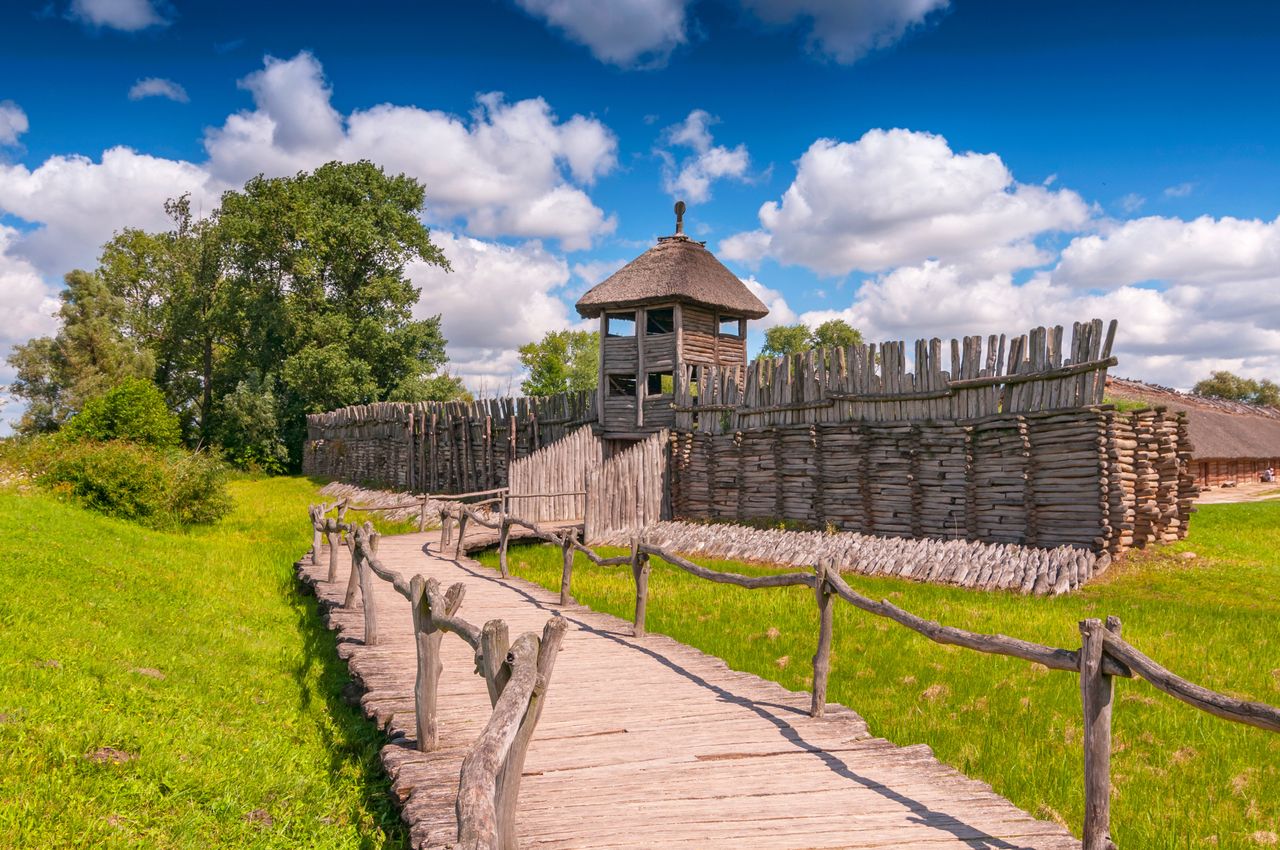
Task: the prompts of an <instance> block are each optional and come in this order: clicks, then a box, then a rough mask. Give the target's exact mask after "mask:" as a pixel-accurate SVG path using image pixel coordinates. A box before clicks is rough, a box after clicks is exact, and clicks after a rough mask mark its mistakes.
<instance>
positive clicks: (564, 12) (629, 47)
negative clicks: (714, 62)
mask: <svg viewBox="0 0 1280 850" xmlns="http://www.w3.org/2000/svg"><path fill="white" fill-rule="evenodd" d="M516 2H517V3H519V5H520V6H521V8H523V9H524V10H525V11H526V12H528V13H529V14H531V15H533V16H534V17H537V18H541V19H543V20H545V21H546V22H547V23H548V24H550V25H551V26H552V27H554V28H555V29H557V30H560V31H561V32H563V33H564V34H565V35H566V36H568V38H569V40H570V41H574V42H577V43H578V44H582V45H585V46H586V47H587V48H588V49H589V50H590V51H591V53H592V55H593V56H595V57H596V58H597V59H599V60H600V61H601V62H607V63H609V64H612V65H618V66H620V67H623V68H627V67H634V66H644V67H654V66H660V65H663V64H665V62H666V60H667V58H668V57H669V56H670V55H671V51H672V50H674V49H675V48H677V47H679V46H680V45H682V44H684V43H685V41H686V40H687V35H686V21H685V9H686V7H687V6H688V5H689V2H690V0H612V2H609V3H601V2H599V0H516Z"/></svg>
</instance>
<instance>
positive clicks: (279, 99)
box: [205, 52, 617, 250]
mask: <svg viewBox="0 0 1280 850" xmlns="http://www.w3.org/2000/svg"><path fill="white" fill-rule="evenodd" d="M242 85H243V86H244V87H245V88H247V89H248V90H249V91H250V92H251V93H252V94H253V98H254V104H255V107H256V108H255V109H254V110H252V111H246V112H240V113H237V114H235V115H232V116H230V117H229V118H228V119H227V120H226V122H225V123H224V124H223V126H222V127H220V128H216V129H211V130H209V131H208V132H207V133H206V137H205V147H206V149H207V150H208V152H209V157H210V161H209V164H208V167H209V169H210V170H211V171H212V172H213V174H214V175H215V176H216V177H218V178H219V179H220V180H222V181H225V182H227V183H229V184H232V185H235V184H238V183H240V182H242V181H244V180H245V179H247V178H249V177H251V176H253V175H254V174H257V173H260V172H265V173H267V174H289V173H293V172H295V171H298V170H300V169H307V168H314V167H315V166H317V165H320V164H322V163H324V162H326V161H329V160H332V159H341V160H347V161H350V160H356V159H370V160H372V161H374V162H377V163H378V164H380V165H382V166H384V167H385V168H386V169H387V170H388V171H392V172H404V173H406V174H409V175H411V176H413V177H416V178H418V179H419V180H420V181H422V182H423V184H424V185H425V186H426V188H427V201H428V212H429V215H430V216H431V218H432V220H434V221H437V222H449V221H451V220H452V219H455V218H462V219H464V220H465V222H466V227H467V229H468V230H469V231H470V232H472V233H474V234H476V235H480V236H503V235H509V236H520V237H532V238H554V239H559V240H560V241H561V244H562V246H563V247H564V248H565V249H567V250H576V249H580V248H585V247H588V246H589V245H590V244H591V241H592V240H593V239H594V238H595V237H597V236H599V235H602V234H605V233H609V232H612V231H613V229H614V227H615V226H616V222H615V220H614V219H613V218H612V217H609V216H606V215H605V214H604V212H603V211H602V210H601V209H600V208H599V207H597V206H596V205H595V204H594V203H592V201H591V199H590V197H588V195H587V194H586V192H585V191H584V190H583V189H582V188H581V186H589V185H591V184H592V183H593V182H594V181H595V180H596V179H597V178H598V177H600V176H602V175H604V174H607V173H609V172H610V171H612V170H613V168H614V167H615V166H616V165H617V139H616V138H615V136H614V135H613V133H612V132H611V131H610V130H609V129H608V128H607V127H606V126H605V125H604V124H602V123H601V122H599V121H598V120H596V119H594V118H588V117H585V116H581V115H575V116H573V117H572V118H570V119H569V120H568V121H559V120H558V119H557V117H556V116H555V114H554V113H553V112H552V111H551V107H550V105H548V104H547V102H546V101H545V100H543V99H542V98H531V99H528V100H522V101H518V102H515V103H508V102H506V101H505V100H504V99H503V98H502V96H501V95H500V94H497V93H491V94H486V95H482V96H481V97H480V98H479V101H478V105H477V108H476V110H475V111H474V112H473V113H472V115H471V116H470V118H471V120H470V122H465V121H463V120H462V119H460V118H457V117H455V116H453V115H450V114H448V113H445V112H439V111H434V110H425V109H419V108H417V107H409V106H394V105H391V104H382V105H379V106H374V107H372V108H370V109H366V110H357V111H354V112H352V113H351V114H350V115H349V116H346V117H345V118H344V116H342V115H341V114H340V113H338V112H337V110H335V109H334V108H333V106H332V104H331V102H330V96H331V90H330V88H329V86H328V84H327V83H326V81H325V79H324V73H323V69H322V68H321V66H320V63H319V62H318V61H317V60H316V59H315V57H314V56H312V55H311V54H309V53H306V52H303V53H300V54H298V55H297V56H295V57H294V58H293V59H289V60H279V59H274V58H270V57H269V58H268V59H267V61H266V67H265V68H264V69H263V70H262V71H259V72H257V73H255V74H252V75H250V76H249V77H247V78H246V79H245V80H244V82H243V83H242ZM575 184H580V185H575Z"/></svg>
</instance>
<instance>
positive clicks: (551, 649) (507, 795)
mask: <svg viewBox="0 0 1280 850" xmlns="http://www.w3.org/2000/svg"><path fill="white" fill-rule="evenodd" d="M564 632H565V620H564V618H563V617H561V616H560V615H559V614H557V615H555V616H553V617H552V618H551V619H550V620H548V621H547V624H546V625H545V626H543V628H542V640H541V642H539V644H538V659H537V665H538V667H537V672H538V675H537V678H536V679H535V680H534V685H533V692H532V693H531V694H530V695H529V700H528V703H527V707H526V708H525V711H524V715H523V716H522V717H521V719H520V728H519V729H518V730H517V731H516V737H515V740H513V741H512V742H511V748H510V750H509V751H508V752H507V757H506V759H505V760H504V761H503V764H502V769H501V770H500V771H499V773H498V779H497V789H496V792H495V797H496V800H495V805H496V809H497V816H498V846H499V847H500V848H501V850H518V848H519V844H518V842H517V839H516V808H517V805H518V803H519V797H520V777H521V776H522V775H523V773H524V761H525V756H526V754H527V753H528V750H529V742H530V741H532V740H533V732H534V729H535V728H536V727H537V725H538V719H539V718H541V717H542V709H543V707H544V706H545V705H546V702H547V688H548V687H549V686H550V684H551V674H552V672H553V671H554V670H555V664H556V658H557V656H558V655H559V653H560V644H561V643H562V642H563V641H564Z"/></svg>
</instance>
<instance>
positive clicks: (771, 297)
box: [741, 276, 799, 330]
mask: <svg viewBox="0 0 1280 850" xmlns="http://www.w3.org/2000/svg"><path fill="white" fill-rule="evenodd" d="M741 280H742V282H743V284H745V285H746V287H747V289H749V290H751V294H752V295H754V296H755V297H757V298H759V299H760V300H761V301H762V302H764V306H765V307H767V308H768V309H769V315H767V316H765V317H764V318H763V319H759V320H758V321H754V322H749V323H748V327H752V328H758V329H760V330H763V329H765V328H771V327H773V326H774V325H793V324H795V323H796V321H797V319H798V318H799V317H798V316H797V315H796V312H795V310H792V309H791V306H790V305H789V304H787V299H786V297H785V296H784V295H783V294H782V293H781V292H779V291H778V290H776V289H770V288H769V287H767V286H765V285H764V284H763V283H761V282H760V281H758V280H756V279H755V277H754V276H752V277H744V278H741Z"/></svg>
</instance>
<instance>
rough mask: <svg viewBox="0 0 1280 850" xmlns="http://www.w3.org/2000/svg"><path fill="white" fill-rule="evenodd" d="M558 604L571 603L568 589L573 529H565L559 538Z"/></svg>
mask: <svg viewBox="0 0 1280 850" xmlns="http://www.w3.org/2000/svg"><path fill="white" fill-rule="evenodd" d="M560 562H561V567H560V604H561V605H568V604H570V603H571V602H572V601H573V597H572V596H570V595H569V587H570V585H571V584H572V583H573V529H572V528H566V529H565V530H564V533H563V534H562V535H561V536H560Z"/></svg>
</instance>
